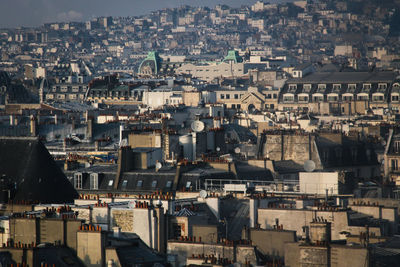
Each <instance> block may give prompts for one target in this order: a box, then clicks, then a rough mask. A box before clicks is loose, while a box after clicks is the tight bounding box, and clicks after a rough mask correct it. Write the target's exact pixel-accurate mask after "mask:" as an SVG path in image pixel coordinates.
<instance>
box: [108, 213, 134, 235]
mask: <svg viewBox="0 0 400 267" xmlns="http://www.w3.org/2000/svg"><path fill="white" fill-rule="evenodd" d="M111 214H112V225H113V226H118V227H120V228H121V232H128V233H133V232H134V231H133V220H134V217H133V209H112V211H111Z"/></svg>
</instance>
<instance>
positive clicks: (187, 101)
mask: <svg viewBox="0 0 400 267" xmlns="http://www.w3.org/2000/svg"><path fill="white" fill-rule="evenodd" d="M182 97H183V104H184V105H185V106H191V107H197V105H198V104H199V102H200V92H183V93H182Z"/></svg>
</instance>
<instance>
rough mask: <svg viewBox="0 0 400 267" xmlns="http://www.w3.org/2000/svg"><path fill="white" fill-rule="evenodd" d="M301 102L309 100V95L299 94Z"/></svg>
mask: <svg viewBox="0 0 400 267" xmlns="http://www.w3.org/2000/svg"><path fill="white" fill-rule="evenodd" d="M299 102H308V96H299Z"/></svg>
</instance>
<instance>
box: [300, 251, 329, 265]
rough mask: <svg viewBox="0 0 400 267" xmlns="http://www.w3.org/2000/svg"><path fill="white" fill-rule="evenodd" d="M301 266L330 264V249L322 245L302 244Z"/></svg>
mask: <svg viewBox="0 0 400 267" xmlns="http://www.w3.org/2000/svg"><path fill="white" fill-rule="evenodd" d="M299 261H300V266H319V267H325V266H326V267H328V266H329V249H328V248H327V247H322V246H301V247H300V258H299Z"/></svg>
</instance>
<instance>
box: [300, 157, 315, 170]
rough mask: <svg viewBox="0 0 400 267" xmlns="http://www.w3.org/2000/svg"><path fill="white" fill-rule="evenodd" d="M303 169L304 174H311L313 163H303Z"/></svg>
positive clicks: (310, 161) (309, 161)
mask: <svg viewBox="0 0 400 267" xmlns="http://www.w3.org/2000/svg"><path fill="white" fill-rule="evenodd" d="M303 167H304V170H305V171H306V172H313V171H314V170H315V162H314V161H312V160H307V161H306V162H304V166H303Z"/></svg>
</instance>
